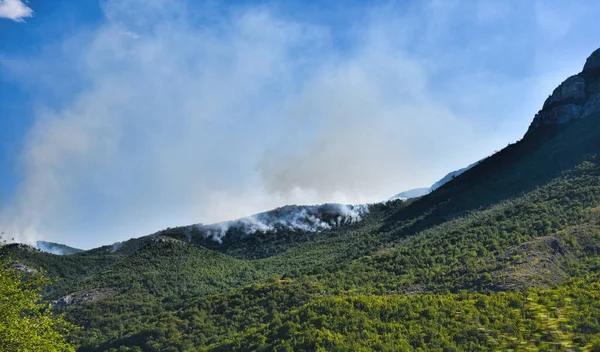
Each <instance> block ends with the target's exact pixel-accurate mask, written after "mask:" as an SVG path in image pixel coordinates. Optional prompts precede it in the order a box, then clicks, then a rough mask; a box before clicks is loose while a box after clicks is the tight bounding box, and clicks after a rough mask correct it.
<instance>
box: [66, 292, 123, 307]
mask: <svg viewBox="0 0 600 352" xmlns="http://www.w3.org/2000/svg"><path fill="white" fill-rule="evenodd" d="M114 295H115V291H114V290H113V289H109V288H96V289H89V290H86V291H83V292H78V293H71V294H69V295H66V296H64V297H62V298H60V299H58V300H57V301H54V304H55V305H57V306H59V307H66V306H69V305H83V304H86V303H91V302H95V301H99V300H103V299H107V298H109V297H111V296H114Z"/></svg>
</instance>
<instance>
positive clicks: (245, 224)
mask: <svg viewBox="0 0 600 352" xmlns="http://www.w3.org/2000/svg"><path fill="white" fill-rule="evenodd" d="M368 212H369V206H368V205H366V204H361V205H347V204H323V205H308V206H307V205H305V206H297V205H287V206H285V207H281V208H277V209H275V210H272V211H268V212H264V213H260V214H255V215H252V216H248V217H245V218H242V219H238V220H233V221H226V222H222V223H218V224H213V225H202V224H199V225H197V227H198V229H200V230H202V231H204V233H205V236H206V237H208V238H212V239H213V240H215V241H217V242H221V241H222V240H223V237H225V236H227V234H228V232H229V231H230V230H232V229H235V230H236V231H238V232H241V233H242V234H243V236H247V235H252V234H254V233H256V232H262V233H265V232H270V231H273V232H277V231H278V230H298V231H307V232H318V231H324V230H330V229H332V228H334V227H338V226H341V225H347V224H353V223H356V222H358V221H361V220H362V216H364V215H365V214H366V213H368ZM188 241H191V235H189V234H188Z"/></svg>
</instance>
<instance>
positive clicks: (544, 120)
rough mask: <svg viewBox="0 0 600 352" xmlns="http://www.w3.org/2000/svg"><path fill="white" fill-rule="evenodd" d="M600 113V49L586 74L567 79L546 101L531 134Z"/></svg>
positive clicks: (587, 63) (585, 66)
mask: <svg viewBox="0 0 600 352" xmlns="http://www.w3.org/2000/svg"><path fill="white" fill-rule="evenodd" d="M598 111H600V49H597V50H596V51H594V52H593V53H592V55H590V56H589V57H588V58H587V60H586V62H585V65H584V66H583V71H581V72H580V73H578V74H576V75H573V76H571V77H569V78H567V79H566V80H565V81H564V82H562V83H561V84H560V85H559V86H558V87H556V89H554V91H553V92H552V94H551V95H550V96H549V97H548V99H546V101H545V102H544V105H543V107H542V109H541V110H540V111H539V112H538V113H537V114H536V115H535V118H534V119H533V122H532V123H531V125H530V126H529V131H528V133H530V132H531V131H533V130H535V129H537V128H539V127H542V126H547V125H557V124H564V123H567V122H570V121H574V120H578V119H582V118H586V117H588V116H589V115H591V114H592V113H594V112H598Z"/></svg>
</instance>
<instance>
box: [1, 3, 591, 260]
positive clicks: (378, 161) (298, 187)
mask: <svg viewBox="0 0 600 352" xmlns="http://www.w3.org/2000/svg"><path fill="white" fill-rule="evenodd" d="M599 11H600V4H597V3H596V2H594V1H577V2H570V3H568V2H565V1H533V0H531V1H522V0H514V1H491V0H490V1H369V2H363V1H343V2H341V1H337V2H334V1H286V2H269V1H260V2H259V1H237V2H233V1H184V0H169V1H167V0H120V1H116V0H103V1H100V2H99V1H97V0H82V1H67V0H53V1H42V0H37V1H36V0H31V1H27V2H26V1H19V0H0V113H1V115H0V170H1V171H0V182H1V183H0V184H2V187H0V228H2V229H3V230H4V231H5V232H6V233H7V236H8V237H15V238H16V239H17V240H19V241H26V242H31V241H34V240H38V239H45V240H51V241H57V242H62V243H67V244H70V245H74V246H79V247H84V248H90V247H93V246H98V245H102V244H107V243H112V242H115V241H120V240H124V239H127V238H130V237H136V236H142V235H145V234H148V233H152V232H154V231H156V230H159V229H162V228H165V227H167V226H176V225H185V224H190V223H197V222H203V223H210V222H216V221H222V220H229V219H233V218H237V217H241V216H244V215H248V214H252V213H256V212H259V211H263V210H267V209H270V208H273V207H276V206H281V205H284V204H314V203H323V202H348V203H361V202H375V201H379V200H382V199H385V198H387V197H389V196H391V195H393V194H396V193H398V192H400V191H403V190H406V189H410V188H415V187H423V186H429V185H430V184H432V183H433V182H434V181H436V180H437V179H439V178H441V177H442V176H443V175H444V174H445V173H447V172H449V171H452V170H454V169H458V168H460V167H463V166H466V165H468V164H470V163H472V162H473V161H475V160H478V159H481V158H483V157H485V156H488V155H490V154H491V153H493V152H494V151H495V150H499V149H501V148H502V147H504V146H505V145H506V144H507V143H510V142H514V141H516V140H518V139H520V138H521V137H522V135H523V133H524V132H525V130H526V129H527V127H528V125H529V123H530V122H531V120H532V119H533V116H534V114H535V112H536V111H537V110H538V109H539V108H540V107H541V105H542V103H543V101H544V99H545V98H546V97H547V96H548V95H549V94H550V93H551V91H552V89H553V88H554V87H556V86H557V85H558V84H559V83H560V82H561V81H562V80H564V79H565V78H566V77H568V76H569V75H571V74H574V73H577V72H579V71H580V70H581V68H582V66H583V63H584V61H585V58H586V57H587V56H588V55H589V54H590V53H591V52H592V51H593V50H595V49H596V48H597V47H599V46H600V43H599V42H598V40H597V38H596V37H597V36H596V35H595V34H597V33H600V28H599V27H600V24H599V23H598V21H597V20H596V17H597V14H598V13H599Z"/></svg>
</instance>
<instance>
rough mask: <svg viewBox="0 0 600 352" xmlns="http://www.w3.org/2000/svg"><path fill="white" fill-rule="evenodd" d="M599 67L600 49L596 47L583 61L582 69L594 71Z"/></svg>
mask: <svg viewBox="0 0 600 352" xmlns="http://www.w3.org/2000/svg"><path fill="white" fill-rule="evenodd" d="M597 69H600V49H596V51H594V52H593V53H592V55H590V57H588V59H587V60H586V61H585V65H584V66H583V71H594V70H597Z"/></svg>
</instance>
